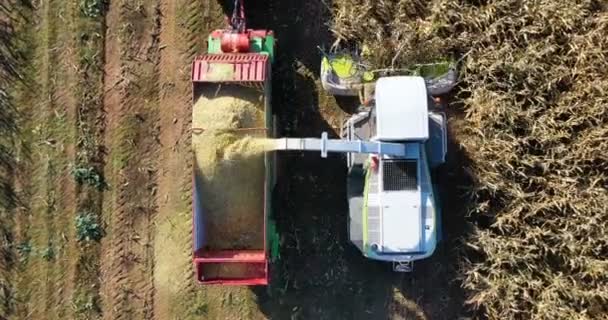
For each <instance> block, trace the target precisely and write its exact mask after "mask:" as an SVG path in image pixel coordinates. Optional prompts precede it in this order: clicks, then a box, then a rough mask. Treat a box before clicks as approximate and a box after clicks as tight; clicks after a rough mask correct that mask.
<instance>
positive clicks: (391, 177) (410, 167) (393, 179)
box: [382, 160, 418, 191]
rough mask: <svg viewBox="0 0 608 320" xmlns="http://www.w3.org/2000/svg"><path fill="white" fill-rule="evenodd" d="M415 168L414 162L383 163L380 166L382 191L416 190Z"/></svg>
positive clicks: (395, 161)
mask: <svg viewBox="0 0 608 320" xmlns="http://www.w3.org/2000/svg"><path fill="white" fill-rule="evenodd" d="M417 167H418V166H417V163H416V161H415V160H388V161H384V162H383V165H382V169H383V175H382V178H383V187H384V191H404V190H416V189H418V172H417Z"/></svg>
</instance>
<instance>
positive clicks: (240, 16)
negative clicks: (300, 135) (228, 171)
mask: <svg viewBox="0 0 608 320" xmlns="http://www.w3.org/2000/svg"><path fill="white" fill-rule="evenodd" d="M227 21H228V26H227V28H225V29H219V30H215V31H213V32H212V33H211V34H210V35H209V38H208V47H207V53H206V54H203V55H201V56H198V57H196V59H195V60H194V62H193V64H192V85H193V101H194V102H195V104H194V107H193V124H192V126H193V128H192V133H193V145H195V150H194V153H195V155H196V154H197V153H202V152H205V151H204V150H197V148H198V149H205V148H210V149H211V148H213V146H209V145H205V144H204V143H202V144H199V145H196V144H195V143H194V141H195V139H196V138H197V135H199V136H202V135H203V134H204V132H205V131H206V130H207V129H208V128H204V127H202V126H203V125H204V124H203V121H201V120H199V119H198V118H197V116H196V115H197V114H202V113H204V112H206V110H209V109H208V108H213V107H214V106H215V105H217V104H218V101H219V100H220V99H224V100H222V101H226V99H229V101H234V103H236V104H241V105H255V106H256V108H257V109H256V110H261V111H260V113H261V116H259V121H256V123H246V121H241V123H239V124H238V125H237V126H236V127H234V128H230V129H228V130H223V131H231V133H232V134H234V135H242V136H253V137H262V138H269V137H272V136H273V135H274V130H273V127H274V124H273V118H272V110H271V103H270V96H271V95H270V92H271V91H270V86H271V85H270V84H271V81H270V80H271V65H272V61H273V60H274V47H275V38H274V33H273V31H271V30H252V29H247V25H246V20H245V11H244V5H243V3H242V1H239V0H237V1H235V5H234V13H233V15H232V17H229V18H227ZM197 101H203V103H197ZM259 106H261V107H259ZM227 107H228V108H234V105H229V106H227ZM258 107H259V108H258ZM262 109H263V110H262ZM273 160H274V159H273V158H272V156H271V155H269V154H267V155H266V156H265V158H264V159H263V166H264V167H263V168H264V169H263V170H264V177H263V179H262V180H263V183H260V184H259V185H256V186H255V187H254V188H256V189H258V190H259V197H258V198H260V199H261V201H259V205H258V203H257V202H256V206H254V207H251V208H248V210H247V211H249V213H248V214H251V215H253V221H255V223H253V224H251V225H245V224H244V223H240V224H235V223H230V222H229V220H227V218H225V217H222V215H221V214H218V213H217V212H211V211H213V210H212V209H210V207H209V202H210V200H213V199H210V197H214V196H213V195H210V194H209V193H208V192H207V191H205V190H206V189H205V186H206V185H205V179H204V178H203V176H204V173H202V172H201V170H204V168H201V166H200V165H198V164H197V163H196V161H195V167H194V172H195V173H194V177H193V205H192V207H193V239H194V254H193V262H194V268H195V271H196V276H197V280H198V281H199V282H200V283H202V284H223V285H266V284H268V264H269V261H270V260H272V258H273V257H275V256H276V255H278V243H279V239H278V236H277V234H276V231H275V227H274V222H273V220H272V216H271V209H270V198H271V193H272V190H273V188H274V184H275V178H274V164H273V163H274V161H273ZM235 183H236V182H235ZM227 223H228V224H230V225H226V224H227ZM228 228H229V229H230V231H226V230H227V229H228ZM227 238H231V239H238V240H239V241H240V242H242V243H231V242H230V241H228V240H227Z"/></svg>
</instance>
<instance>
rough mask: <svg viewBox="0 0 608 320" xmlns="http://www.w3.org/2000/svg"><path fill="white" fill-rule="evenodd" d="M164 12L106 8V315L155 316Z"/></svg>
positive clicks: (154, 6) (141, 6) (138, 6)
mask: <svg viewBox="0 0 608 320" xmlns="http://www.w3.org/2000/svg"><path fill="white" fill-rule="evenodd" d="M159 13H160V12H159V8H158V3H157V2H147V3H133V2H132V1H126V0H125V1H117V2H112V3H111V4H110V8H109V12H108V15H107V26H108V29H107V33H106V37H107V38H106V41H107V42H106V65H105V72H106V82H105V84H104V86H105V95H104V105H105V112H106V126H107V128H108V130H107V132H106V136H105V145H106V147H107V150H108V152H109V157H110V159H111V160H110V161H109V162H108V164H107V166H106V169H105V171H106V177H108V179H109V181H110V183H111V186H112V187H111V190H110V193H111V196H110V197H109V198H108V199H107V201H106V205H105V206H104V207H105V214H104V220H105V222H106V225H107V226H108V230H107V231H108V236H107V237H106V239H105V240H104V244H103V252H104V254H103V256H104V257H106V259H104V260H102V272H103V274H102V277H103V279H105V281H104V282H103V283H104V284H103V287H102V294H103V299H104V307H105V312H104V318H105V319H152V318H153V306H154V300H153V299H154V286H153V281H152V279H153V272H154V258H153V251H152V243H153V219H154V215H155V212H156V168H157V166H158V163H157V159H158V156H157V154H156V150H157V149H158V117H159V108H158V107H159V106H158V101H157V96H158V92H157V91H158V71H157V68H158V61H159V43H158V34H159V28H160V16H159Z"/></svg>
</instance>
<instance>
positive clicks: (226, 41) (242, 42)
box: [221, 0, 250, 53]
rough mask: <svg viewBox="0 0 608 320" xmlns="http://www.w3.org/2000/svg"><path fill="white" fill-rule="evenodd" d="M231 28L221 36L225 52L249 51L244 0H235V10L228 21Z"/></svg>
mask: <svg viewBox="0 0 608 320" xmlns="http://www.w3.org/2000/svg"><path fill="white" fill-rule="evenodd" d="M228 24H229V25H230V29H229V30H225V31H224V32H223V33H222V36H221V48H222V52H225V53H237V52H249V46H250V44H249V40H250V38H249V32H248V31H247V20H246V19H245V5H244V4H243V1H242V0H235V1H234V11H233V13H232V17H231V18H230V20H229V21H228Z"/></svg>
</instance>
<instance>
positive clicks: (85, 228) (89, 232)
mask: <svg viewBox="0 0 608 320" xmlns="http://www.w3.org/2000/svg"><path fill="white" fill-rule="evenodd" d="M103 235H104V232H103V228H102V226H101V225H100V224H99V222H97V218H96V217H95V215H93V214H91V213H89V212H84V213H80V214H79V215H78V216H76V239H77V240H78V241H80V242H83V241H86V242H89V241H97V242H99V241H100V240H101V238H103Z"/></svg>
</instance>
